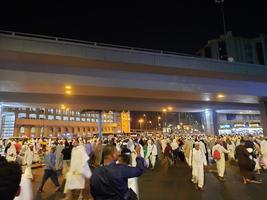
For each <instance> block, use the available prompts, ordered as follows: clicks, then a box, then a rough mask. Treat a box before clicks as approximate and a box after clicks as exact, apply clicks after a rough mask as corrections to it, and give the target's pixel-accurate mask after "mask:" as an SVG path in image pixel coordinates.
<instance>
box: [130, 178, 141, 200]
mask: <svg viewBox="0 0 267 200" xmlns="http://www.w3.org/2000/svg"><path fill="white" fill-rule="evenodd" d="M128 187H129V188H131V189H132V190H133V191H134V192H135V194H137V197H138V199H139V187H138V177H133V178H129V179H128Z"/></svg>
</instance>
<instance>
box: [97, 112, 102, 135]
mask: <svg viewBox="0 0 267 200" xmlns="http://www.w3.org/2000/svg"><path fill="white" fill-rule="evenodd" d="M97 125H98V137H99V138H102V136H103V133H102V126H103V122H102V111H101V110H100V111H98V122H97Z"/></svg>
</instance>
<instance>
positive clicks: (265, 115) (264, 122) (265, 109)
mask: <svg viewBox="0 0 267 200" xmlns="http://www.w3.org/2000/svg"><path fill="white" fill-rule="evenodd" d="M260 109H261V110H260V111H261V126H262V128H263V135H264V136H267V102H262V103H261V104H260Z"/></svg>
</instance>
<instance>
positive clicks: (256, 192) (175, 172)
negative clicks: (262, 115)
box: [33, 163, 267, 200]
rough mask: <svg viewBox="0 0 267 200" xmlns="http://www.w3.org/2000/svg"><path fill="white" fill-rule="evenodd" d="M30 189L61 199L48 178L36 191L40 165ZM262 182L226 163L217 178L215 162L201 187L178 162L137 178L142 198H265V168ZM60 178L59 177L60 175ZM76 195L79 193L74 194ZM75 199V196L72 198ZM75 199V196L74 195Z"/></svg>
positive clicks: (43, 198)
mask: <svg viewBox="0 0 267 200" xmlns="http://www.w3.org/2000/svg"><path fill="white" fill-rule="evenodd" d="M33 173H34V175H35V180H34V182H33V189H34V192H35V194H36V199H37V200H56V199H62V198H63V195H62V193H60V192H55V191H54V190H55V186H54V185H53V183H52V182H51V180H48V181H47V183H46V185H45V187H44V193H37V192H36V191H37V187H38V184H39V183H40V180H41V177H42V173H43V169H42V168H39V169H34V170H33ZM259 178H260V179H262V180H263V183H262V184H260V185H258V184H250V185H243V184H242V182H241V176H240V174H239V171H238V168H237V167H235V166H227V170H226V181H224V182H220V181H219V180H218V179H217V176H216V173H215V166H213V167H211V168H209V169H207V170H206V172H205V185H204V191H197V190H195V187H194V185H193V184H192V183H191V181H190V180H191V171H190V169H189V168H188V167H187V165H185V164H184V163H178V164H176V165H175V166H173V167H172V168H170V169H169V170H167V171H164V170H163V167H162V166H161V165H160V164H159V165H158V166H157V168H156V170H155V171H151V170H147V172H146V173H145V174H143V175H142V176H141V177H140V178H139V190H140V199H141V200H165V199H166V200H180V199H181V200H202V199H203V200H239V199H240V200H265V199H267V172H263V173H262V174H261V175H260V176H259ZM60 181H62V180H61V179H60ZM75 196H78V195H75ZM85 197H86V198H85V199H86V200H88V199H89V197H90V196H89V183H87V186H86V190H85ZM74 199H75V198H74ZM76 199H77V198H76Z"/></svg>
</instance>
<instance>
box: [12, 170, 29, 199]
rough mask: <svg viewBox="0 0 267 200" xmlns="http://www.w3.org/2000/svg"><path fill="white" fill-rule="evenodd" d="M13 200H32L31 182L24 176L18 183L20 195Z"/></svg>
mask: <svg viewBox="0 0 267 200" xmlns="http://www.w3.org/2000/svg"><path fill="white" fill-rule="evenodd" d="M14 200H33V192H32V183H31V180H30V179H29V178H28V177H27V176H25V175H24V174H23V175H22V177H21V181H20V194H19V196H17V197H15V198H14Z"/></svg>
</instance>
